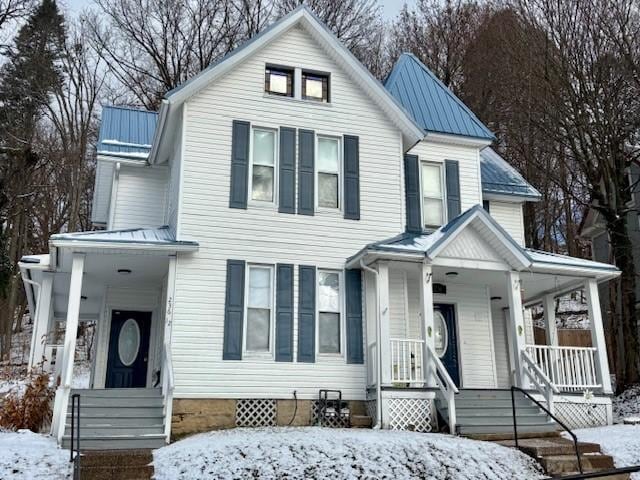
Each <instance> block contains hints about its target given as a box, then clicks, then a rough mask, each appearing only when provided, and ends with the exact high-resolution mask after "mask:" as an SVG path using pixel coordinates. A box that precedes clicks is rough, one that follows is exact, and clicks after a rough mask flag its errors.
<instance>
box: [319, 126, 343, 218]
mask: <svg viewBox="0 0 640 480" xmlns="http://www.w3.org/2000/svg"><path fill="white" fill-rule="evenodd" d="M317 169H318V175H317V187H318V188H317V191H318V206H319V207H322V208H336V209H337V208H340V171H341V161H340V139H338V138H333V137H318V154H317Z"/></svg>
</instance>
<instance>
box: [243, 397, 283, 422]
mask: <svg viewBox="0 0 640 480" xmlns="http://www.w3.org/2000/svg"><path fill="white" fill-rule="evenodd" d="M276 418H277V404H276V401H275V400H270V399H264V398H260V399H246V400H238V401H237V402H236V426H237V427H273V426H275V425H276Z"/></svg>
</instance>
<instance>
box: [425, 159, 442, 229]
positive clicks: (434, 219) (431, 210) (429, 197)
mask: <svg viewBox="0 0 640 480" xmlns="http://www.w3.org/2000/svg"><path fill="white" fill-rule="evenodd" d="M443 183H444V182H443V181H442V165H440V164H437V163H423V164H422V216H423V221H424V225H425V227H439V226H440V225H442V224H443V223H444V188H443Z"/></svg>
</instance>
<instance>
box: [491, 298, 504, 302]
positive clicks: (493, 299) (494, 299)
mask: <svg viewBox="0 0 640 480" xmlns="http://www.w3.org/2000/svg"><path fill="white" fill-rule="evenodd" d="M496 300H502V297H491V301H492V302H493V301H496Z"/></svg>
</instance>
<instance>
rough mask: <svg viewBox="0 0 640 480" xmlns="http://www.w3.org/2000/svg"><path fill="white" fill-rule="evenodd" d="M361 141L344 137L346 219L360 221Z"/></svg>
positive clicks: (356, 138) (351, 137)
mask: <svg viewBox="0 0 640 480" xmlns="http://www.w3.org/2000/svg"><path fill="white" fill-rule="evenodd" d="M359 141H360V139H359V138H358V137H354V136H352V135H345V136H344V218H348V219H350V220H360V158H359V157H360V145H359Z"/></svg>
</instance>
